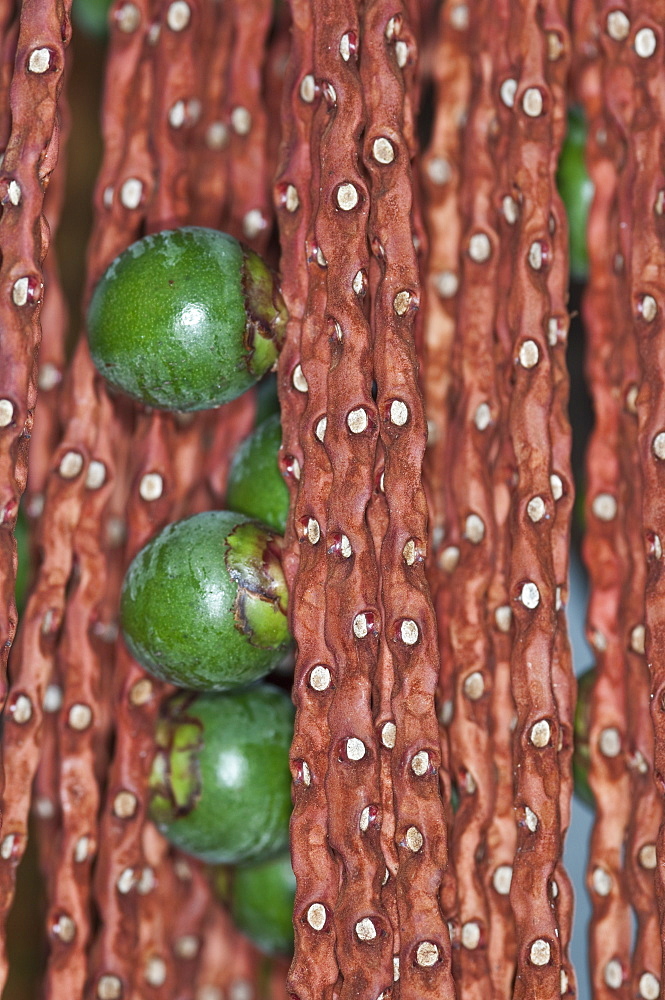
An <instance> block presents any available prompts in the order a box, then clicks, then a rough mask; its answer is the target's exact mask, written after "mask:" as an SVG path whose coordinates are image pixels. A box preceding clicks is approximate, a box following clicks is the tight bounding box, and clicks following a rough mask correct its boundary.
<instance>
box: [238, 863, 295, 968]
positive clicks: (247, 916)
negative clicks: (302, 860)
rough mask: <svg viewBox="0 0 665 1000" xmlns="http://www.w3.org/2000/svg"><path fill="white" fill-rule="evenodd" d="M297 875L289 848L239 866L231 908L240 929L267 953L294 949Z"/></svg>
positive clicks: (287, 951)
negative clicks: (250, 863)
mask: <svg viewBox="0 0 665 1000" xmlns="http://www.w3.org/2000/svg"><path fill="white" fill-rule="evenodd" d="M295 892H296V877H295V875H294V874H293V869H292V867H291V857H290V855H289V853H288V851H287V852H285V853H284V854H280V855H279V857H276V858H272V859H271V860H269V861H262V862H261V863H260V864H256V865H247V866H246V867H242V868H236V869H235V872H234V874H233V888H232V895H231V912H232V914H233V919H234V921H235V925H236V927H237V928H238V930H240V931H242V932H243V934H246V935H247V937H248V938H249V939H250V941H252V942H253V943H254V944H255V945H256V946H257V948H260V949H261V951H264V952H266V953H267V954H268V955H288V954H289V953H290V952H292V951H293V901H294V898H295Z"/></svg>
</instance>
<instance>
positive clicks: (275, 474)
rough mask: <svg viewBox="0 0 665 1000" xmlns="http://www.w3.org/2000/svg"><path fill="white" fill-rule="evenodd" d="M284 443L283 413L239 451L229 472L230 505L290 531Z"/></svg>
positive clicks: (256, 432) (264, 424)
mask: <svg viewBox="0 0 665 1000" xmlns="http://www.w3.org/2000/svg"><path fill="white" fill-rule="evenodd" d="M281 443H282V428H281V425H280V422H279V414H278V413H275V414H273V416H271V417H268V419H267V420H264V421H263V423H262V424H259V426H258V427H257V428H256V430H255V431H254V432H253V433H252V434H250V436H249V437H248V438H246V439H245V440H244V441H243V442H242V444H241V445H240V447H239V448H238V450H237V451H236V453H235V455H234V458H233V462H232V464H231V469H230V471H229V478H228V484H227V488H226V503H227V506H228V507H230V508H231V510H237V511H238V512H239V513H241V514H247V516H248V517H255V518H256V519H257V520H259V521H262V522H263V523H264V524H267V525H268V527H270V528H274V530H275V531H278V532H279V533H280V534H284V531H285V529H286V519H287V517H288V513H289V491H288V489H287V488H286V483H285V482H284V479H283V477H282V474H281V472H280V471H279V465H278V464H277V456H278V453H279V447H280V445H281Z"/></svg>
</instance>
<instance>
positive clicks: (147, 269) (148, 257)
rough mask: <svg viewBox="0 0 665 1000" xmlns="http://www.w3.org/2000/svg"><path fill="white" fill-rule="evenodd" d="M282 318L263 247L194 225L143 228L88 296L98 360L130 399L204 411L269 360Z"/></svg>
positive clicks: (243, 386) (248, 381) (246, 384)
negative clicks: (252, 247)
mask: <svg viewBox="0 0 665 1000" xmlns="http://www.w3.org/2000/svg"><path fill="white" fill-rule="evenodd" d="M285 319H286V314H285V311H284V305H283V301H282V299H281V296H280V294H279V291H278V289H277V285H276V283H275V278H274V276H273V274H272V273H271V272H270V270H269V269H268V267H267V266H266V264H264V262H263V261H262V260H261V258H260V257H258V255H257V254H255V253H254V252H253V251H251V250H247V249H246V248H244V247H243V246H242V245H241V244H240V243H238V241H237V240H235V239H234V238H233V237H232V236H229V235H228V234H226V233H220V232H217V231H216V230H214V229H204V228H201V227H196V226H189V227H184V228H182V229H172V230H165V231H164V232H161V233H155V234H154V235H150V236H145V237H143V239H141V240H138V241H137V242H136V243H133V244H132V245H131V246H130V247H128V248H127V249H126V250H125V251H123V253H121V254H120V256H119V257H116V258H115V260H114V261H113V262H112V263H111V265H110V266H109V268H108V269H107V270H106V272H105V273H104V275H103V276H102V278H101V279H100V281H99V283H98V285H97V287H96V288H95V292H94V294H93V296H92V301H91V303H90V308H89V310H88V339H89V343H90V353H91V355H92V359H93V361H94V363H95V365H96V367H97V369H98V370H99V371H100V372H101V374H102V375H103V376H104V378H105V379H106V380H107V381H108V382H110V383H111V384H112V385H114V386H116V387H117V388H118V389H122V390H123V392H126V393H127V394H128V395H130V396H132V397H133V398H134V399H137V400H139V401H140V402H142V403H145V404H147V405H150V406H155V407H157V408H160V409H165V410H181V411H191V410H205V409H211V408H212V407H216V406H220V405H221V404H222V403H227V402H228V401H229V400H231V399H236V397H238V396H240V395H241V394H242V393H243V392H245V391H246V390H247V389H249V388H250V386H252V385H253V384H254V383H255V382H256V381H257V380H258V379H259V378H260V377H261V376H262V375H263V374H264V373H265V372H266V371H268V369H269V368H271V367H272V365H273V364H274V363H275V361H276V360H277V356H278V353H279V350H280V347H281V344H282V342H283V328H284V325H285Z"/></svg>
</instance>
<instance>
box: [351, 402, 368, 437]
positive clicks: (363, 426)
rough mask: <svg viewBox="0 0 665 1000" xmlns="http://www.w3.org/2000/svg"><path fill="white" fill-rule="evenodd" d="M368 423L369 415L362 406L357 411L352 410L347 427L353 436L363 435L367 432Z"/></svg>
mask: <svg viewBox="0 0 665 1000" xmlns="http://www.w3.org/2000/svg"><path fill="white" fill-rule="evenodd" d="M368 423H369V421H368V419H367V413H366V411H365V410H364V409H363V407H362V406H359V407H358V408H357V409H355V410H351V412H350V413H349V415H348V416H347V418H346V424H347V427H348V428H349V430H350V431H351V433H352V434H362V433H363V431H366V430H367V425H368Z"/></svg>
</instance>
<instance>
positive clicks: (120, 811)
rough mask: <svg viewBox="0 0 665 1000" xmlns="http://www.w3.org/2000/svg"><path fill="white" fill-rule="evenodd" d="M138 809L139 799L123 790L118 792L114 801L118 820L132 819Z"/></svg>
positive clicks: (114, 810)
mask: <svg viewBox="0 0 665 1000" xmlns="http://www.w3.org/2000/svg"><path fill="white" fill-rule="evenodd" d="M137 807H138V799H137V798H136V796H135V795H134V794H133V792H128V791H124V790H123V791H122V792H118V794H117V795H116V797H115V798H114V799H113V812H114V814H115V815H116V816H117V817H118V819H131V817H132V816H133V815H134V814H135V813H136V809H137Z"/></svg>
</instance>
